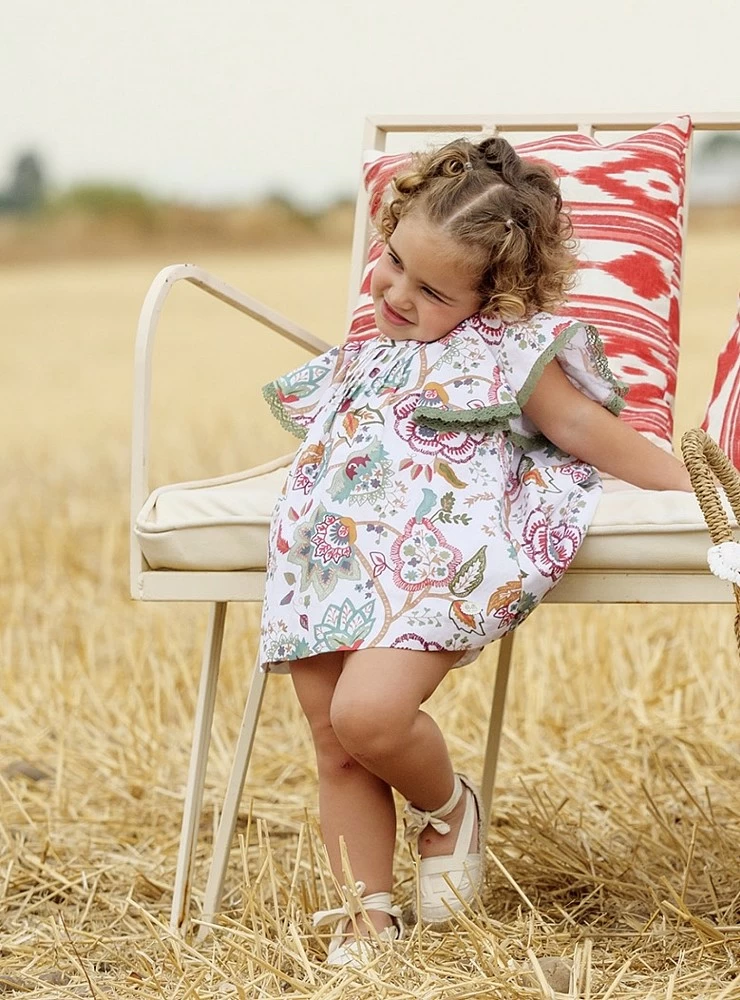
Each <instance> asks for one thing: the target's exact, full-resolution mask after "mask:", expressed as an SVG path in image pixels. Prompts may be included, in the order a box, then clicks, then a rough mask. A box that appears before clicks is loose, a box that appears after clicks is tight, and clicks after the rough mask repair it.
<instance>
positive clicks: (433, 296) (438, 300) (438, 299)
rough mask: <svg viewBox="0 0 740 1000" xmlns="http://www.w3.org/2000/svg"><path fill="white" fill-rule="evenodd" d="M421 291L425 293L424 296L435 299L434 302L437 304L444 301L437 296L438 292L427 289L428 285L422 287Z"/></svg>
mask: <svg viewBox="0 0 740 1000" xmlns="http://www.w3.org/2000/svg"><path fill="white" fill-rule="evenodd" d="M421 290H422V292H424V294H425V295H428V296H429V298H430V299H434V300H435V301H436V302H442V301H443V300H442V299H441V298H440V297H439V295H437V293H436V292H433V291H432V290H431V288H427V287H426V285H424V286H422V289H421Z"/></svg>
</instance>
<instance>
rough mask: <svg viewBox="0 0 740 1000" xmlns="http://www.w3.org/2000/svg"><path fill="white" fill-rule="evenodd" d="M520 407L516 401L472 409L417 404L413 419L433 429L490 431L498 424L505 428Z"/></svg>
mask: <svg viewBox="0 0 740 1000" xmlns="http://www.w3.org/2000/svg"><path fill="white" fill-rule="evenodd" d="M521 412H522V411H521V409H520V408H519V406H518V405H517V404H516V403H500V404H499V405H498V406H480V407H477V408H476V409H474V410H443V409H441V408H439V407H436V406H417V407H416V409H415V410H414V412H413V420H414V423H416V424H421V425H422V426H423V427H430V428H431V429H432V430H435V431H448V430H455V429H460V425H461V424H462V425H463V428H464V429H465V430H466V431H471V432H476V431H490V430H493V429H494V428H495V427H497V426H500V427H502V428H503V429H506V426H507V424H508V422H509V420H510V419H511V417H518V416H519V415H520V413H521Z"/></svg>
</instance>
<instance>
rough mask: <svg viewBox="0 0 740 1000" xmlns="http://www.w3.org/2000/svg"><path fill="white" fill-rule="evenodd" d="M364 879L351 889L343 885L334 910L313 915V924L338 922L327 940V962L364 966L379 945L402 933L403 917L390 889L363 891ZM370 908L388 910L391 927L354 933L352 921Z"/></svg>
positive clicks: (354, 967)
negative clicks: (339, 904)
mask: <svg viewBox="0 0 740 1000" xmlns="http://www.w3.org/2000/svg"><path fill="white" fill-rule="evenodd" d="M364 892H365V883H364V882H356V883H355V886H354V889H348V888H347V886H346V885H343V886H342V896H343V897H344V903H343V904H342V906H338V907H337V908H336V909H334V910H319V911H318V912H317V913H314V915H313V925H314V927H323V926H324V925H325V924H330V923H334V922H335V921H336V922H337V925H336V929H335V931H334V934H333V935H332V937H331V940H330V941H329V951H328V953H327V956H326V964H327V965H335V966H341V965H343V966H348V967H349V968H351V969H363V968H364V967H365V966H366V965H367V964H368V962H370V961H372V959H373V958H375V957H376V955H378V953H379V951H380V947H379V945H380V946H382V945H384V944H393V942H394V941H400V940H401V938H402V937H403V919H402V916H401V910H400V907H398V906H393V905H392V903H391V894H390V893H389V892H374V893H372V894H371V895H369V896H365V895H364ZM369 910H378V911H379V912H380V913H387V914H388V916H389V917H390V918H391V920H392V921H393V924H392V925H391V926H390V927H384V928H383V930H382V931H377V932H375V933H373V931H372V929H371V930H370V933H369V934H368V936H367V937H353V936H352V931H353V925H355V924H356V919H355V918H357V917H358V916H363V915H364V914H366V913H367V912H368V911H369Z"/></svg>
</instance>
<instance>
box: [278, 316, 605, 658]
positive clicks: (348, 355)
mask: <svg viewBox="0 0 740 1000" xmlns="http://www.w3.org/2000/svg"><path fill="white" fill-rule="evenodd" d="M555 357H557V359H558V361H559V363H560V365H561V366H562V368H563V370H564V372H565V373H566V375H567V377H568V378H569V379H570V380H571V382H573V384H574V385H576V386H577V387H578V388H579V389H580V390H581V391H582V392H584V393H585V394H586V395H588V396H589V397H590V398H592V399H594V400H596V401H598V402H600V403H601V404H602V405H604V406H606V407H608V408H609V409H611V410H613V411H614V412H618V411H619V409H620V407H621V405H622V396H623V395H624V387H623V386H622V385H621V384H620V383H618V382H617V381H616V380H615V379H614V378H613V377H612V376H611V373H610V372H609V369H608V365H607V363H606V359H605V358H604V355H603V351H602V350H601V344H600V341H599V338H598V334H597V333H596V331H595V330H594V329H593V328H592V327H585V326H583V325H582V324H578V323H573V322H571V321H570V320H563V319H562V318H560V317H555V316H550V315H549V314H546V313H541V314H539V315H537V316H535V317H533V318H532V319H530V320H528V321H526V322H520V323H503V322H502V321H501V320H496V319H487V318H485V317H481V316H475V317H471V318H470V319H469V320H466V321H465V322H463V323H461V324H460V326H458V327H457V328H456V329H455V330H453V331H452V332H451V333H450V334H448V335H447V336H446V337H443V338H442V339H441V340H438V341H435V342H434V343H429V344H427V343H420V342H418V341H392V340H390V339H388V338H385V337H378V338H376V339H374V340H370V341H365V342H364V343H350V344H345V345H344V346H343V347H341V348H334V349H332V350H331V351H328V352H327V353H326V354H325V355H322V357H320V358H317V359H315V360H313V361H311V362H310V363H309V364H308V365H304V366H302V367H301V368H299V369H297V370H296V371H294V372H290V373H289V374H288V375H285V376H283V377H282V378H279V379H277V380H276V381H275V382H273V383H271V384H270V385H269V386H267V387H266V388H265V390H264V392H265V397H266V399H267V400H268V403H269V405H270V406H271V408H272V410H273V412H274V413H275V415H276V416H277V418H278V419H279V420H280V422H281V424H283V426H285V427H287V428H289V429H291V430H292V431H293V433H295V434H296V436H298V437H300V438H302V440H303V443H302V445H301V447H300V448H299V450H298V452H297V454H296V456H295V459H294V461H293V464H292V467H291V469H290V472H289V474H288V479H287V482H286V487H285V490H284V492H283V494H282V495H281V496H280V497H279V499H278V501H277V505H276V508H275V513H274V517H273V521H272V525H271V531H270V551H269V561H268V567H267V585H266V593H265V603H264V609H263V619H262V641H261V652H260V662H261V664H262V666H263V668H264V669H271V670H278V671H284V670H286V669H287V663H288V662H289V661H292V660H300V659H304V658H305V657H307V656H311V655H315V654H317V653H321V652H328V651H333V650H354V649H361V648H366V647H371V646H385V647H393V648H401V649H417V650H418V649H425V650H456V651H459V653H460V658H459V660H458V665H459V664H461V663H464V662H469V661H470V660H471V659H474V658H475V656H476V655H477V652H478V651H479V650H480V649H481V647H483V646H484V645H486V644H487V643H488V642H491V641H492V640H494V639H497V638H500V637H501V636H502V635H503V634H504V633H505V632H507V631H509V630H510V629H512V628H515V627H516V626H517V625H519V624H520V623H521V622H522V621H524V619H525V618H526V617H527V616H528V615H529V614H530V613H531V612H532V610H534V608H535V607H536V606H537V605H538V604H539V602H540V601H541V600H542V598H543V597H544V596H545V594H546V593H547V592H548V590H550V589H551V588H552V587H553V586H554V585H555V583H556V582H557V581H558V580H559V579H560V577H561V576H562V575H563V573H564V572H565V570H566V569H567V568H568V566H569V565H570V563H571V561H572V559H573V557H574V556H575V554H576V552H577V551H578V548H579V546H580V544H581V542H582V541H583V538H584V536H585V533H586V530H587V528H588V525H589V523H590V520H591V518H592V516H593V513H594V511H595V508H596V504H597V502H598V498H599V494H600V479H599V476H598V473H596V472H595V471H594V470H593V469H592V468H591V467H590V466H589V465H586V464H585V463H583V462H580V461H577V460H576V459H574V458H573V457H572V456H570V455H565V454H563V453H562V452H561V451H560V450H559V449H558V448H556V447H555V446H554V445H553V444H552V443H550V442H549V441H547V440H546V439H545V438H543V437H542V436H541V435H540V434H539V433H538V431H537V429H536V428H535V427H534V426H532V425H531V424H530V422H529V421H527V419H526V417H525V415H524V414H523V413H522V407H523V406H524V405H525V404H526V401H527V399H528V398H529V395H530V394H531V392H532V389H533V388H534V385H535V384H536V382H537V379H538V378H539V377H540V375H541V373H542V371H543V369H544V367H545V365H546V364H547V363H548V362H549V361H551V360H553V358H555Z"/></svg>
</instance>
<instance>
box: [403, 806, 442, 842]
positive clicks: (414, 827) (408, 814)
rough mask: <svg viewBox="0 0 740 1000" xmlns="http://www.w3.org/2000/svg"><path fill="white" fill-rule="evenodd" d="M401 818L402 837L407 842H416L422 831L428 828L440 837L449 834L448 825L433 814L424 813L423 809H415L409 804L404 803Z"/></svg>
mask: <svg viewBox="0 0 740 1000" xmlns="http://www.w3.org/2000/svg"><path fill="white" fill-rule="evenodd" d="M435 812H439V810H438V809H437V810H435ZM403 818H404V824H405V834H404V836H405V838H406V840H407V841H412V840H416V839H417V837H418V836H419V835H420V834H421V832H422V830H424V829H425V828H426V827H428V826H431V828H432V829H433V830H436V831H437V833H439V834H441V835H442V836H444V835H445V834H447V833H449V832H450V824H449V823H445V821H444V820H443V819H440V818H439V817H438V816H436V815H435V813H434V812H425V811H424V810H423V809H417V808H416V806H412V805H411V803H410V802H407V803H406V808H405V809H404V813H403Z"/></svg>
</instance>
